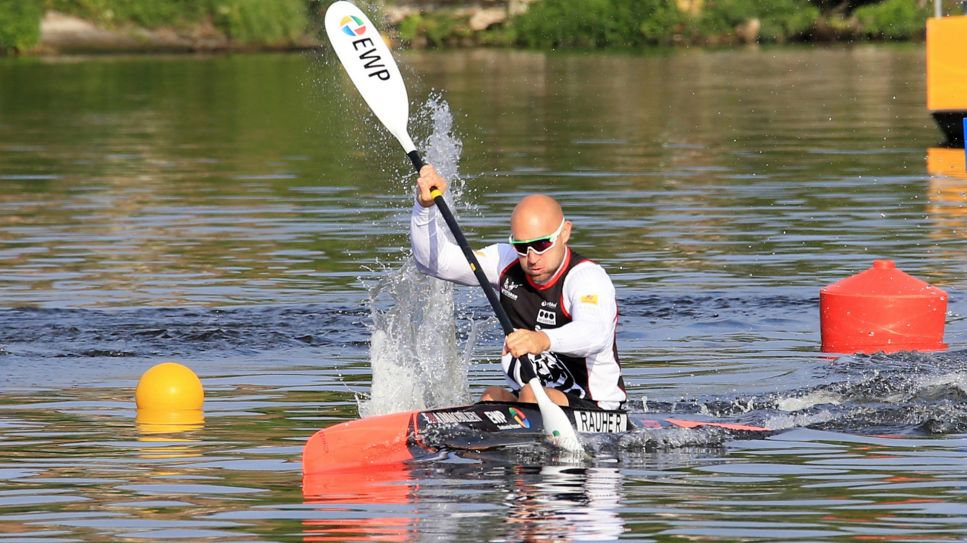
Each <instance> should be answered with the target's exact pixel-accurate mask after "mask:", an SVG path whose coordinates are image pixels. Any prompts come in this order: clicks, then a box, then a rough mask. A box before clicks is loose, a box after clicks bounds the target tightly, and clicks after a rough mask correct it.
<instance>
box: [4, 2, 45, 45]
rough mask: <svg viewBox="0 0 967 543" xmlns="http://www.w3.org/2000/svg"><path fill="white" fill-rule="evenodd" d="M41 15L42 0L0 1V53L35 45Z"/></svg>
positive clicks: (42, 8)
mask: <svg viewBox="0 0 967 543" xmlns="http://www.w3.org/2000/svg"><path fill="white" fill-rule="evenodd" d="M43 14H44V4H43V0H0V53H4V52H7V51H26V50H28V49H30V48H31V47H33V46H35V45H37V41H38V40H40V18H41V17H42V16H43Z"/></svg>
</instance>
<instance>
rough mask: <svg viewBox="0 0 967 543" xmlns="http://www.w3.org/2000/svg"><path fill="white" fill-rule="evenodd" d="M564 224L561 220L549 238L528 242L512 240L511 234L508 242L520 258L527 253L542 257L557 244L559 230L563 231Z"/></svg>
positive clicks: (544, 237)
mask: <svg viewBox="0 0 967 543" xmlns="http://www.w3.org/2000/svg"><path fill="white" fill-rule="evenodd" d="M564 222H565V219H561V225H560V226H558V227H557V230H555V231H554V233H553V234H551V235H549V236H541V237H539V238H534V239H528V240H516V239H514V235H513V234H511V235H510V237H509V238H508V241H509V242H510V244H511V245H513V246H514V250H515V251H517V254H518V255H520V256H527V253H528V252H529V251H534V254H538V255H542V254H544V253H546V252H547V251H549V250H551V248H552V247H554V244H556V243H557V238H558V236H560V235H561V230H563V229H564Z"/></svg>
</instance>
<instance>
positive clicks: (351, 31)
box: [326, 0, 416, 153]
mask: <svg viewBox="0 0 967 543" xmlns="http://www.w3.org/2000/svg"><path fill="white" fill-rule="evenodd" d="M326 34H327V35H328V36H329V43H331V44H332V48H333V50H334V51H335V52H336V55H337V56H338V57H339V61H340V62H341V63H342V65H343V68H345V69H346V72H347V73H349V78H350V79H352V82H353V84H354V85H356V89H358V90H359V93H360V94H362V95H363V99H364V100H366V103H367V104H369V108H370V109H372V110H373V113H375V114H376V117H377V118H378V119H379V120H380V122H381V123H383V125H384V126H386V129H387V130H389V131H390V133H391V134H393V136H395V137H396V139H397V140H399V142H400V145H402V146H403V150H404V151H406V152H407V153H409V152H410V151H414V150H416V146H415V145H413V140H412V139H410V136H409V134H408V133H407V130H406V125H407V122H408V121H409V116H410V103H409V98H408V97H407V96H406V86H405V85H404V84H403V77H402V76H401V75H400V70H399V68H398V67H397V66H396V61H395V60H393V55H391V54H390V51H389V48H388V47H386V43H385V42H383V37H382V36H381V35H380V33H379V30H377V29H376V26H375V25H373V22H372V21H370V20H369V17H366V15H365V14H364V13H363V12H362V11H360V10H359V8H357V7H356V6H354V5H352V4H350V3H349V2H344V1H342V0H340V1H339V2H334V3H333V4H332V5H331V6H329V9H328V10H326Z"/></svg>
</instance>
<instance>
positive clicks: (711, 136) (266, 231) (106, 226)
mask: <svg viewBox="0 0 967 543" xmlns="http://www.w3.org/2000/svg"><path fill="white" fill-rule="evenodd" d="M400 58H401V64H402V68H403V71H404V74H405V76H406V77H407V83H408V85H409V87H410V94H411V96H412V97H414V105H415V106H420V105H421V104H429V106H426V107H422V109H421V108H420V107H414V108H413V110H414V111H420V113H419V114H417V115H415V116H414V119H413V123H412V130H413V133H414V136H415V137H416V139H417V140H419V141H421V142H424V143H425V147H427V148H428V150H431V152H430V153H429V156H430V157H431V160H433V161H434V162H435V163H438V165H441V166H445V167H447V168H452V170H450V171H452V175H453V176H457V175H459V178H460V180H462V181H463V185H462V187H461V188H462V191H463V192H462V194H461V197H460V199H459V200H458V203H459V206H458V210H459V211H460V215H461V221H462V223H463V224H464V225H465V229H466V231H467V233H468V236H469V237H470V239H471V242H472V243H474V244H484V243H489V242H493V241H497V240H500V239H504V238H505V237H506V234H507V217H508V216H509V213H510V210H511V208H512V206H513V204H514V203H515V202H516V201H517V199H518V198H519V197H520V196H521V194H523V193H525V192H530V191H543V192H552V193H553V194H555V195H556V196H558V197H559V198H560V199H561V200H562V202H563V203H564V205H565V208H566V210H567V213H568V215H569V218H571V219H572V220H573V221H574V223H575V237H574V243H575V246H576V247H577V248H579V250H581V251H582V252H583V253H585V254H588V255H589V256H591V257H593V258H595V259H596V260H598V261H600V262H601V263H602V264H603V265H605V266H606V267H607V268H608V270H609V272H610V273H611V275H612V277H613V278H614V280H615V283H616V285H617V287H618V295H619V303H620V306H621V321H620V328H619V337H618V341H619V344H620V345H621V349H622V355H623V358H622V360H623V364H624V366H625V371H626V382H627V383H628V386H629V394H630V396H631V398H633V399H634V403H635V404H636V405H639V406H642V408H644V407H646V406H647V407H648V408H649V409H651V410H662V411H678V412H699V413H705V414H711V415H720V416H727V417H730V418H738V419H741V420H743V421H747V422H751V423H765V424H767V425H769V426H771V427H774V428H777V429H782V430H784V431H781V432H778V433H777V434H775V435H773V436H771V437H769V438H768V439H758V440H750V441H743V440H735V438H734V436H728V435H722V434H721V433H719V434H715V433H712V432H709V433H694V432H693V433H687V434H685V433H683V434H680V435H676V436H669V435H647V434H639V435H633V436H628V437H627V438H626V439H625V440H624V441H621V442H618V443H617V444H601V447H599V448H598V449H596V453H597V454H596V457H595V458H594V459H592V460H589V461H588V462H585V463H582V464H579V465H575V464H573V463H569V462H565V461H563V460H561V459H559V458H556V457H555V456H554V455H553V454H551V453H550V452H548V451H534V450H515V451H506V452H503V453H494V454H479V455H462V456H450V457H446V458H441V459H438V460H436V461H433V462H428V463H424V464H418V465H414V466H408V467H399V468H397V469H395V470H392V471H390V472H389V473H388V474H386V473H383V474H379V473H370V472H366V473H364V474H345V476H339V477H336V476H333V477H329V478H326V479H323V480H321V481H320V482H318V486H315V485H316V483H312V482H311V481H310V482H309V484H307V486H306V488H305V489H303V488H300V485H299V480H300V479H301V474H300V473H299V462H298V461H299V454H300V451H301V447H302V444H303V443H304V441H305V439H306V438H307V437H308V436H309V435H311V434H312V433H313V432H315V431H316V430H317V429H318V428H320V427H323V426H328V425H331V424H334V423H337V422H340V421H344V420H348V419H351V418H355V417H356V416H357V409H358V407H357V400H356V398H357V394H360V393H362V394H366V393H373V394H375V395H378V396H379V397H380V398H384V396H383V393H382V392H380V391H377V390H376V389H377V387H378V386H383V385H386V387H385V388H386V389H388V390H393V389H394V388H396V387H394V386H393V385H394V384H398V381H395V380H393V379H390V380H389V381H386V382H384V383H383V385H378V384H377V382H376V380H377V379H376V378H375V376H374V369H373V368H374V366H373V365H372V364H373V362H376V361H382V362H386V363H389V364H393V363H395V362H399V360H398V359H397V358H400V359H401V358H403V357H396V356H394V353H393V351H394V350H397V351H399V350H401V349H406V350H409V349H410V348H411V345H416V344H417V342H414V343H406V342H405V341H404V342H403V343H399V342H396V343H394V342H393V341H389V342H388V343H384V344H383V347H385V349H382V350H380V349H379V344H378V342H371V340H372V339H373V335H372V332H373V328H374V326H375V325H377V324H379V323H378V322H377V321H378V320H379V319H380V318H385V319H389V320H392V319H398V320H399V322H401V324H407V317H408V316H412V314H413V310H412V309H407V308H406V306H405V304H399V303H397V302H396V301H393V300H394V298H393V296H392V295H390V294H391V293H390V292H389V291H387V290H383V291H380V292H382V297H381V296H380V295H379V292H377V293H376V294H375V295H374V294H372V292H371V290H370V289H371V288H373V287H374V286H375V285H379V284H380V282H379V281H380V280H381V279H385V278H387V277H391V276H393V274H397V273H398V274H399V277H404V278H405V277H406V276H407V275H406V272H405V268H404V266H403V264H402V263H403V262H404V261H405V259H406V253H407V245H408V243H407V240H406V234H405V230H406V224H407V215H408V210H409V206H410V204H411V191H410V188H409V184H410V183H411V180H412V177H411V174H410V172H409V171H408V169H407V168H408V167H409V165H408V162H407V161H406V159H405V157H403V156H402V155H401V153H399V149H398V146H397V144H396V142H395V141H393V140H392V139H391V137H390V136H388V135H386V134H385V132H384V131H383V130H382V128H380V127H379V126H377V125H376V124H375V123H373V122H369V119H370V116H369V113H368V111H367V109H366V107H365V105H364V104H362V102H361V101H360V100H358V97H356V93H355V91H354V90H353V89H352V87H351V84H350V83H349V82H348V81H347V80H346V79H345V77H343V76H342V72H341V71H340V70H339V68H338V67H337V66H335V65H334V64H332V60H331V59H327V58H325V56H324V55H322V56H321V57H320V56H316V55H309V56H303V55H253V56H231V57H208V58H196V57H148V56H145V57H123V58H113V57H97V58H78V59H65V60H38V59H0V111H2V115H0V187H2V189H3V190H0V270H3V273H2V274H0V294H2V297H0V299H2V302H0V306H3V309H0V482H2V483H0V539H10V540H45V541H58V540H71V541H104V540H119V539H129V540H160V539H164V540H170V539H183V540H202V539H207V540H210V541H278V540H291V539H299V538H301V539H304V540H307V541H313V540H315V541H325V540H332V541H342V540H384V541H385V540H389V541H393V540H400V541H429V540H446V541H484V540H488V541H519V540H528V539H529V540H535V541H541V540H543V541H548V540H563V541H580V540H592V539H603V540H614V539H627V540H637V541H645V540H666V539H667V540H672V539H685V538H689V539H703V540H720V541H734V540H738V539H762V540H786V541H788V540H805V539H819V538H822V539H837V540H839V539H842V540H868V539H888V540H889V539H893V540H899V539H903V540H909V539H914V538H917V539H926V540H957V539H964V538H965V537H967V533H965V529H964V518H965V517H967V511H965V509H964V507H963V505H962V504H963V503H964V488H967V471H965V469H964V466H965V465H967V456H965V452H964V451H965V450H967V443H965V442H964V438H963V435H964V432H965V428H967V412H965V410H964V407H963V406H964V405H965V398H967V382H965V376H964V370H963V367H964V361H965V359H967V355H965V354H964V351H963V350H962V347H963V344H964V340H965V337H967V332H965V326H964V321H963V317H962V315H963V314H964V312H965V305H964V304H965V301H964V297H963V296H960V295H959V294H958V293H959V292H963V291H964V288H965V276H967V254H965V245H964V244H963V232H964V231H965V226H967V225H965V224H964V216H965V215H964V212H963V211H964V209H965V206H967V203H965V199H964V193H965V191H967V189H965V187H964V186H963V185H964V184H963V182H962V179H960V178H959V176H957V175H951V174H950V171H949V169H943V170H938V171H935V168H934V166H933V165H934V164H935V160H936V154H935V151H934V150H933V149H930V148H931V147H932V146H934V145H935V144H936V143H937V142H938V141H939V140H940V139H941V137H940V134H939V133H938V132H936V129H935V128H934V126H933V124H932V121H931V120H930V118H929V115H927V114H926V112H925V109H924V106H923V100H922V96H923V71H924V65H923V54H922V49H921V48H917V47H871V46H861V47H851V48H832V49H798V48H797V49H769V48H766V49H748V50H735V51H711V52H710V51H680V52H674V53H668V54H643V55H639V54H629V53H604V54H551V55H547V54H542V53H534V52H510V51H491V50H481V51H460V52H410V53H404V54H402V55H401V57H400ZM431 89H436V90H435V91H434V92H433V97H432V98H431V99H429V100H428V99H427V96H428V95H430V94H431ZM447 106H448V107H449V108H450V109H449V110H446V111H448V112H449V113H452V115H450V114H449V113H448V115H443V116H442V117H441V115H440V114H439V112H441V111H444V110H445V109H446V107H447ZM447 121H449V122H452V126H449V125H448V126H447V127H446V129H441V124H440V123H441V122H443V123H444V124H446V122H447ZM443 136H448V137H443ZM434 149H435V150H436V154H433V151H432V150H434ZM941 154H942V153H941ZM925 155H926V156H927V157H928V160H927V164H926V165H925V163H924V157H925ZM962 157H963V155H962V153H961V154H960V155H959V158H958V155H957V154H956V153H954V154H949V155H948V156H947V158H945V159H944V160H946V161H947V162H948V163H949V161H951V160H958V159H959V160H963V159H962ZM457 159H459V160H457ZM458 165H459V168H458V167H457V166H458ZM961 166H962V162H961ZM961 171H962V169H961ZM875 258H891V259H894V260H896V261H897V263H898V265H899V266H900V267H901V268H902V269H904V270H905V271H906V272H908V273H910V274H912V275H915V276H917V277H920V278H923V279H925V280H927V281H929V282H931V283H933V284H936V285H937V286H939V287H941V288H943V289H945V290H947V291H948V292H949V293H950V294H951V300H950V306H949V308H950V314H949V316H948V325H947V332H946V335H945V338H944V339H945V342H946V343H948V344H950V345H951V350H950V351H949V352H947V353H934V354H899V355H890V356H883V355H874V356H862V357H844V358H840V359H837V360H831V359H829V358H825V357H822V356H821V355H820V353H819V352H818V349H819V333H818V320H819V319H818V311H817V309H816V308H817V304H818V289H819V288H820V287H822V286H824V285H827V284H829V283H831V282H833V281H834V280H837V279H840V278H842V277H845V276H847V275H850V274H852V273H855V272H856V271H859V270H862V269H865V268H866V267H868V266H869V264H870V262H871V261H872V260H873V259H875ZM400 270H403V271H400ZM409 286H413V285H409ZM383 288H388V287H385V286H384V287H383ZM427 288H428V290H430V291H432V289H430V288H429V287H427ZM403 292H404V294H403V295H402V296H403V298H404V299H405V300H407V301H410V302H413V305H412V306H411V307H412V308H416V309H426V308H427V307H428V306H427V305H426V304H421V303H419V301H420V300H426V299H433V301H434V302H440V303H442V305H443V306H448V304H449V302H448V301H447V300H443V299H440V298H441V297H440V296H438V294H439V293H437V292H436V291H432V292H430V293H429V294H427V296H429V298H418V297H414V296H413V295H412V294H407V292H409V291H406V290H405V289H404V291H403ZM370 299H371V300H372V305H367V301H368V300H370ZM452 299H453V306H454V307H455V314H456V320H455V321H451V320H444V322H443V324H440V325H439V327H437V328H434V327H431V328H433V330H434V331H435V332H438V334H437V336H438V337H444V338H446V342H449V343H447V345H442V344H441V343H438V342H437V340H436V338H435V337H434V335H433V334H424V335H423V337H422V338H421V339H420V341H422V342H423V343H420V345H421V348H422V349H423V351H422V352H433V353H436V354H439V353H447V354H446V355H445V356H443V357H442V358H441V359H440V360H439V361H438V362H440V363H441V364H442V365H439V364H438V365H435V366H433V368H434V369H435V370H437V373H436V374H435V375H437V376H438V377H439V382H437V383H436V384H435V385H434V386H432V387H430V388H429V389H426V390H424V392H427V394H426V395H424V394H423V393H422V392H421V394H420V397H421V399H423V401H427V402H430V403H433V402H441V401H446V400H445V399H444V398H447V397H451V398H457V397H460V395H462V394H469V395H471V396H472V395H475V394H477V393H479V391H480V390H481V389H482V387H484V386H487V385H490V384H497V383H500V382H501V376H500V371H499V365H498V364H497V362H496V351H497V350H498V349H499V337H498V331H497V330H496V328H495V327H493V326H492V323H489V322H488V317H489V311H488V309H487V307H486V304H485V303H484V301H483V300H482V298H481V297H480V296H479V294H478V293H477V292H476V291H475V290H473V289H461V288H457V289H453V291H452ZM393 309H395V310H396V311H397V312H396V313H392V312H391V310H393ZM384 311H385V312H384ZM444 316H446V312H444ZM411 324H412V323H411ZM391 328H392V327H390V328H385V327H384V328H381V329H383V330H387V329H391ZM404 328H405V326H404ZM444 329H445V330H444ZM451 330H452V331H451ZM404 335H405V334H404ZM454 337H455V339H453V338H454ZM407 338H409V339H412V336H406V337H405V338H403V339H407ZM478 340H479V341H478ZM478 343H479V345H478ZM468 345H469V346H470V348H469V349H468V348H467V346H468ZM444 347H445V348H444ZM374 348H375V349H376V351H377V352H381V353H383V354H382V355H376V356H374V355H373V354H372V350H373V349H374ZM464 349H466V351H467V354H466V358H463V357H462V352H463V351H464ZM169 359H174V360H178V361H179V362H182V363H185V364H186V365H188V366H189V367H191V368H192V369H193V370H194V371H195V372H196V373H198V375H199V376H200V377H201V378H202V380H203V382H204V384H205V389H206V391H207V398H206V406H205V407H206V409H205V420H204V423H203V425H199V424H195V423H192V424H187V425H185V427H183V428H182V427H180V426H178V425H176V427H174V428H172V427H169V428H165V429H164V432H159V433H154V432H153V430H154V429H151V428H146V427H144V426H140V427H139V425H138V424H137V421H136V415H135V409H134V401H133V391H134V387H135V384H136V382H137V379H138V376H140V375H141V374H142V373H143V372H144V370H146V369H147V368H149V367H151V366H153V365H154V364H155V363H157V362H159V361H161V360H169ZM457 359H459V360H457ZM424 361H425V357H420V356H416V357H413V358H412V359H411V360H409V362H412V364H411V365H410V366H408V367H410V368H418V367H419V366H418V364H419V363H422V362H424ZM448 361H449V362H450V363H451V364H452V365H447V364H446V362H448ZM461 364H462V365H461ZM444 370H446V371H444ZM411 371H412V372H413V373H414V375H415V376H416V377H415V378H414V382H417V383H419V382H420V381H419V372H420V371H423V370H417V369H412V370H411ZM448 395H452V396H448ZM412 397H415V395H413V396H412ZM189 426H190V427H189ZM683 432H684V431H683ZM303 491H305V495H304V494H303Z"/></svg>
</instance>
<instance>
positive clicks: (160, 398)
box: [134, 362, 205, 412]
mask: <svg viewBox="0 0 967 543" xmlns="http://www.w3.org/2000/svg"><path fill="white" fill-rule="evenodd" d="M134 401H135V403H137V406H138V410H139V411H142V410H144V411H153V412H159V411H162V412H163V411H200V410H201V408H202V404H204V402H205V390H204V389H203V388H202V386H201V381H200V380H199V379H198V376H197V375H195V372H193V371H191V369H189V368H187V367H186V366H183V365H181V364H178V363H176V362H164V363H161V364H158V365H157V366H154V367H153V368H151V369H149V370H148V371H146V372H144V375H142V376H141V380H140V381H138V388H137V389H136V390H135V391H134Z"/></svg>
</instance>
